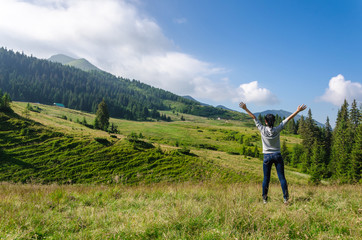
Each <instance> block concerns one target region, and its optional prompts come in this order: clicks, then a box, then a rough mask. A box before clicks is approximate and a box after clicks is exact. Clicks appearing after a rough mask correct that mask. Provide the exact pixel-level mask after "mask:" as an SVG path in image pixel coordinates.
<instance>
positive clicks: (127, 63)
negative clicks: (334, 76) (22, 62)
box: [0, 0, 276, 104]
mask: <svg viewBox="0 0 362 240" xmlns="http://www.w3.org/2000/svg"><path fill="white" fill-rule="evenodd" d="M140 5H142V3H140V2H137V1H134V0H132V1H131V0H103V1H93V0H82V1H73V0H27V1H21V0H2V2H1V8H0V45H1V46H5V47H7V48H9V49H14V50H17V51H24V52H25V53H26V54H33V55H35V56H36V57H41V58H48V57H50V56H51V55H53V54H57V53H63V54H67V55H70V56H72V57H81V58H86V59H88V60H90V62H92V63H93V64H95V65H96V66H98V67H100V68H101V69H103V70H106V71H109V72H111V73H113V74H116V75H118V76H122V77H126V78H130V79H137V80H140V81H142V82H145V83H148V84H150V85H152V86H155V87H159V88H162V89H165V90H169V91H171V92H174V93H176V94H180V95H186V94H188V95H192V96H194V97H196V98H198V99H209V100H212V101H214V100H216V101H221V100H227V99H230V98H231V97H230V96H239V97H241V98H243V99H245V101H248V102H255V103H258V104H263V103H266V104H270V103H274V102H276V97H275V96H274V95H273V94H271V92H270V91H269V90H267V89H264V88H259V87H258V84H257V82H251V83H248V84H242V85H240V87H239V88H238V89H234V88H233V87H232V86H230V85H229V82H228V81H225V79H227V77H226V76H225V74H226V73H227V71H226V69H224V68H222V67H217V66H214V65H213V64H211V63H208V62H204V61H200V60H199V59H197V58H196V57H194V56H191V55H190V54H187V53H183V52H180V51H179V50H177V49H178V48H177V46H175V44H174V43H173V41H172V40H171V39H169V38H167V37H166V36H165V35H164V33H163V32H162V29H161V28H160V26H159V25H158V24H157V22H156V20H154V19H153V18H152V17H150V16H147V15H145V14H144V13H143V12H142V11H141V10H140V9H139V6H140ZM176 22H178V23H185V22H187V20H186V19H184V18H181V19H178V21H176Z"/></svg>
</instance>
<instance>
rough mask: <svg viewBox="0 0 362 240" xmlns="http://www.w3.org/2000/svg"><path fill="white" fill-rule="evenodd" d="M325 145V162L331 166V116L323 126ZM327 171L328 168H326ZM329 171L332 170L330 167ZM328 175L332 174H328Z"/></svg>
mask: <svg viewBox="0 0 362 240" xmlns="http://www.w3.org/2000/svg"><path fill="white" fill-rule="evenodd" d="M323 147H324V150H325V157H324V164H325V165H326V166H329V162H330V160H331V147H332V127H331V124H330V123H329V117H327V120H326V124H325V126H324V128H323ZM326 171H327V170H326ZM328 172H331V171H330V169H328ZM326 176H330V175H329V174H326Z"/></svg>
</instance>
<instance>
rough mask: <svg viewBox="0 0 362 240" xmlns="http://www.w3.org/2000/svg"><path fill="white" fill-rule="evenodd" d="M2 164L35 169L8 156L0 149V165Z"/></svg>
mask: <svg viewBox="0 0 362 240" xmlns="http://www.w3.org/2000/svg"><path fill="white" fill-rule="evenodd" d="M4 164H9V165H18V166H20V167H22V168H35V167H34V166H33V165H32V164H30V163H27V162H24V161H21V160H19V159H16V158H14V157H12V156H9V155H8V154H7V153H6V152H4V151H3V150H1V149H0V165H4Z"/></svg>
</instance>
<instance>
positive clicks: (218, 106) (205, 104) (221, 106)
mask: <svg viewBox="0 0 362 240" xmlns="http://www.w3.org/2000/svg"><path fill="white" fill-rule="evenodd" d="M182 97H183V98H186V99H188V100H192V101H195V102H197V103H198V104H200V105H202V106H212V105H210V104H207V103H202V102H200V101H198V100H196V99H195V98H193V97H191V96H189V95H186V96H182ZM216 108H221V109H224V110H228V111H234V112H238V111H235V110H232V109H230V108H227V107H225V106H223V105H217V106H216Z"/></svg>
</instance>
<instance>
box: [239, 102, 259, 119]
mask: <svg viewBox="0 0 362 240" xmlns="http://www.w3.org/2000/svg"><path fill="white" fill-rule="evenodd" d="M239 107H241V108H242V109H244V110H245V112H247V113H248V114H249V116H250V117H252V118H253V119H256V117H255V115H254V114H252V113H251V112H250V111H249V109H248V108H247V107H246V104H245V103H243V102H240V103H239Z"/></svg>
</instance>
